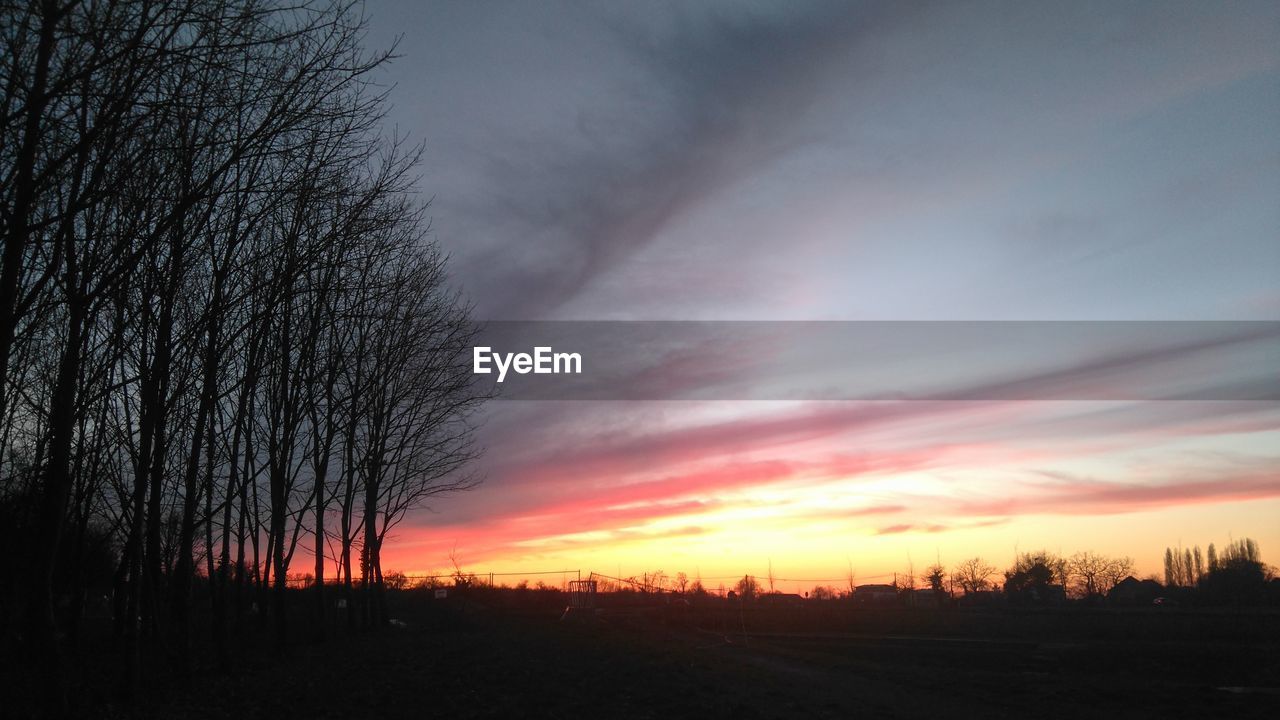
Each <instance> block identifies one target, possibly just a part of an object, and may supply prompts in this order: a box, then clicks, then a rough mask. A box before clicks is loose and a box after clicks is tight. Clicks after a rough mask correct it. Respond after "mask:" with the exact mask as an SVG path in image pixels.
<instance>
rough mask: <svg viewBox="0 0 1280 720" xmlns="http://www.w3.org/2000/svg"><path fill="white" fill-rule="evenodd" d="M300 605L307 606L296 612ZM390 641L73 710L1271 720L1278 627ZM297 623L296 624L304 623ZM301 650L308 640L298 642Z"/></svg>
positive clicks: (875, 626)
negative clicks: (127, 703)
mask: <svg viewBox="0 0 1280 720" xmlns="http://www.w3.org/2000/svg"><path fill="white" fill-rule="evenodd" d="M298 600H299V603H298V604H299V605H302V604H304V603H303V598H301V597H300V598H298ZM388 603H389V607H390V610H391V615H392V616H393V617H394V618H395V619H396V622H395V623H394V624H393V626H392V627H389V628H386V629H384V630H381V631H379V632H373V633H368V632H358V631H356V632H350V631H345V630H342V629H340V627H339V626H335V627H334V628H333V629H332V631H331V633H330V635H331V637H330V638H329V640H328V641H327V642H324V643H316V642H306V641H304V640H299V641H298V642H297V643H296V644H295V645H294V646H293V647H292V648H291V649H290V650H289V652H288V653H287V654H286V655H285V656H283V657H279V656H277V655H276V654H275V653H274V652H272V651H271V650H270V649H269V648H268V647H267V645H266V642H265V637H262V636H265V635H266V633H262V634H261V636H260V635H259V634H257V633H248V634H247V635H245V636H241V637H240V640H239V641H238V647H239V648H240V650H239V654H238V655H237V658H238V659H237V661H236V663H235V664H234V667H233V668H232V669H231V670H230V671H227V672H217V671H214V670H213V669H212V668H206V669H202V670H200V671H199V672H197V673H196V674H195V679H192V680H189V681H178V680H176V679H171V678H166V676H165V674H166V668H165V667H163V666H160V667H156V668H153V669H152V672H153V680H154V681H155V682H153V683H151V684H152V689H151V690H150V692H149V695H148V699H147V700H146V701H145V702H144V703H142V704H141V705H140V706H137V707H135V708H133V709H126V708H125V707H123V706H122V705H119V704H116V703H114V702H112V701H111V700H110V693H109V687H108V686H107V684H106V682H107V679H108V678H109V677H110V676H111V673H110V672H109V669H110V666H109V663H110V657H109V655H103V657H102V663H101V666H102V669H103V672H102V673H101V675H100V676H99V677H98V678H96V679H95V678H94V677H86V678H82V685H83V691H82V692H80V693H78V694H77V696H76V707H75V710H76V711H77V712H78V713H79V714H83V715H85V716H101V717H155V718H173V717H192V718H235V719H236V720H252V719H254V718H281V717H308V718H341V717H383V718H411V717H412V718H417V717H423V716H426V715H431V716H437V717H492V718H513V717H514V718H519V717H528V718H537V717H548V718H570V717H573V718H581V717H602V718H609V717H629V718H666V717H724V718H773V717H778V718H785V717H805V718H844V717H855V716H856V717H904V718H910V717H932V716H939V715H954V716H959V717H971V716H979V715H980V716H983V717H995V718H999V717H1028V716H1033V717H1080V716H1084V715H1088V716H1095V717H1096V716H1101V717H1111V716H1119V715H1121V714H1123V715H1124V716H1126V717H1152V718H1155V717H1233V718H1234V717H1268V716H1272V715H1271V713H1272V712H1273V711H1274V710H1275V709H1276V708H1277V707H1280V694H1277V693H1280V690H1277V688H1280V614H1278V613H1276V612H1275V611H1247V612H1236V611H1207V610H1206V611H1193V610H1161V609H1155V608H1141V609H1133V610H1115V609H1088V608H1061V609H1051V610H1031V609H1027V610H1016V611H1015V610H1010V609H1000V610H986V611H980V612H979V611H965V610H912V609H906V608H877V609H869V608H859V607H854V606H852V605H849V604H847V603H843V602H839V601H831V602H811V603H805V604H802V605H798V606H795V607H772V608H771V607H759V606H751V605H747V606H743V605H740V604H736V603H732V602H728V601H724V600H715V599H711V600H707V601H704V602H700V603H699V602H695V603H694V604H693V605H692V606H690V607H685V606H683V605H680V604H678V605H669V604H663V603H660V602H648V603H645V602H640V598H637V597H635V596H632V597H627V598H610V597H607V596H605V597H602V598H601V602H600V605H601V606H602V607H601V609H600V611H599V612H598V613H595V614H591V615H588V616H585V617H580V618H579V619H576V620H575V619H569V620H563V621H562V620H561V619H560V615H561V612H562V611H563V608H564V599H563V597H562V596H561V595H560V594H559V593H551V592H537V591H527V592H516V591H507V592H499V591H492V590H490V591H487V592H483V593H473V594H472V595H471V596H468V597H451V598H449V599H448V600H434V599H432V597H431V596H430V594H428V593H426V592H419V591H405V592H398V593H392V594H391V597H390V598H389V601H388ZM299 624H301V623H299ZM298 633H299V635H302V633H303V631H302V629H301V628H300V629H299V630H298Z"/></svg>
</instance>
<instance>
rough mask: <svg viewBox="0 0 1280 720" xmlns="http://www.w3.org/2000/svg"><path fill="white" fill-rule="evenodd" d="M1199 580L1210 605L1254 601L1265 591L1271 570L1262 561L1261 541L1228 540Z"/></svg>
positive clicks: (1259, 600)
mask: <svg viewBox="0 0 1280 720" xmlns="http://www.w3.org/2000/svg"><path fill="white" fill-rule="evenodd" d="M1211 567H1213V569H1212V570H1210V571H1209V572H1208V573H1207V574H1205V576H1204V577H1203V578H1201V579H1200V586H1199V587H1200V593H1201V595H1202V597H1203V599H1204V601H1205V602H1208V603H1210V604H1253V603H1257V602H1261V601H1262V600H1263V598H1264V596H1265V593H1266V585H1267V581H1268V580H1269V579H1270V577H1271V574H1272V573H1271V569H1270V568H1268V567H1267V566H1266V565H1264V564H1263V562H1262V555H1261V553H1260V552H1259V551H1258V544H1257V543H1256V542H1254V540H1253V539H1251V538H1244V539H1241V540H1237V541H1235V542H1232V543H1229V544H1228V545H1227V546H1226V547H1224V548H1223V549H1222V554H1221V556H1219V557H1218V558H1217V561H1216V563H1214V564H1212V565H1211Z"/></svg>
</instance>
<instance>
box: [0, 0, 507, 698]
mask: <svg viewBox="0 0 1280 720" xmlns="http://www.w3.org/2000/svg"><path fill="white" fill-rule="evenodd" d="M363 32H364V21H363V18H362V16H361V15H360V12H359V6H358V5H357V4H356V3H352V2H324V3H313V2H309V1H306V0H304V1H303V2H299V3H282V2H274V1H272V0H92V1H91V0H38V1H37V0H33V2H30V3H5V4H3V5H2V6H0V45H2V46H3V47H2V48H0V58H2V59H0V63H3V64H2V66H0V67H3V70H2V71H0V221H2V223H3V234H4V248H3V254H2V256H0V376H2V377H3V381H2V382H0V533H3V535H2V536H0V541H3V543H4V547H5V550H6V555H7V556H8V557H10V558H12V559H14V560H13V563H14V564H16V566H17V567H16V571H15V572H9V573H4V574H3V580H0V603H3V605H2V606H0V621H3V623H4V626H3V642H4V646H5V653H4V655H5V657H6V658H11V659H12V660H13V663H14V665H15V666H19V665H21V666H23V667H26V666H30V667H38V668H40V672H41V675H42V677H47V678H50V679H57V678H62V677H63V676H64V675H65V673H64V672H62V670H64V669H65V667H66V664H67V663H68V662H70V659H69V658H68V652H69V651H73V650H74V647H75V643H76V640H77V637H78V633H79V618H80V616H81V615H82V609H83V606H84V603H85V602H86V597H87V594H88V592H89V590H90V589H91V588H92V589H93V591H94V592H99V590H100V589H104V588H105V594H107V595H108V596H109V597H110V599H111V603H112V610H113V612H112V615H113V617H114V623H115V634H116V637H117V639H118V642H119V647H120V649H121V652H122V653H123V655H124V658H125V659H126V662H124V663H123V664H122V667H123V668H124V669H125V671H126V672H127V673H128V675H129V678H128V681H127V682H126V683H124V685H125V687H126V688H132V689H134V690H135V691H136V689H137V687H138V683H139V681H140V669H139V659H140V657H141V656H142V655H143V654H144V653H147V652H150V651H152V650H153V649H154V650H155V651H156V652H163V653H164V654H166V656H168V657H172V658H173V659H174V661H175V662H176V665H177V667H178V668H179V669H180V670H181V669H189V667H190V663H191V657H190V656H191V637H192V633H193V632H196V628H195V627H194V622H195V621H194V620H193V617H194V615H193V611H194V610H195V609H196V608H195V603H196V600H195V599H193V598H194V597H195V594H194V593H193V588H195V587H196V586H197V585H198V586H199V587H200V588H201V592H200V593H199V595H200V598H201V599H200V602H201V607H200V609H201V610H202V612H201V613H200V616H201V617H205V616H207V617H208V622H207V625H206V629H207V631H208V632H209V636H210V637H211V639H212V642H213V643H214V644H215V646H216V652H217V655H218V657H219V658H220V660H221V661H222V662H224V663H225V662H226V659H227V655H228V652H229V648H228V647H227V641H226V637H227V633H226V630H227V628H228V624H229V623H231V622H234V621H235V620H236V619H237V618H239V617H241V615H242V614H243V613H245V612H246V607H247V608H249V610H250V611H252V610H253V609H254V608H261V609H262V610H264V611H266V610H269V611H270V613H269V614H270V616H271V617H272V626H273V633H274V636H275V640H276V642H277V643H279V644H283V643H285V642H286V638H287V637H288V635H289V630H288V617H289V613H288V612H287V609H286V605H287V603H288V602H289V599H288V594H287V593H286V592H285V588H286V584H285V583H286V578H287V572H288V570H289V568H290V567H291V566H293V565H294V564H295V557H296V555H297V553H298V551H299V550H300V549H301V550H302V552H303V555H308V554H309V555H311V556H312V559H313V560H314V565H313V570H312V571H313V572H314V576H315V577H316V579H317V580H318V581H319V582H318V583H317V584H316V586H315V590H314V602H315V608H316V610H317V612H318V613H320V616H321V617H322V618H323V614H324V611H325V608H326V605H327V600H326V597H325V592H326V591H325V589H324V583H325V580H326V571H327V567H335V568H336V572H337V578H336V580H337V581H338V583H339V585H338V586H339V588H340V590H339V591H338V592H340V593H341V594H342V595H343V597H344V598H346V599H348V603H347V612H348V615H349V622H350V623H351V624H353V625H355V624H363V625H375V624H378V623H379V622H382V621H384V620H385V611H384V610H383V609H382V605H381V603H380V600H379V598H380V592H381V588H382V586H383V580H384V578H383V573H382V564H381V548H382V544H383V542H384V540H385V539H386V538H387V536H388V533H389V532H390V531H391V530H392V529H393V528H394V527H395V526H396V524H397V523H398V522H399V521H400V520H402V519H403V518H404V517H405V514H406V512H408V511H409V510H410V509H412V508H415V507H418V506H420V505H422V504H423V503H425V502H428V501H429V500H430V499H431V498H432V497H435V496H438V495H441V494H443V493H448V492H452V491H457V490H462V489H466V488H468V487H471V486H472V485H473V484H474V483H475V482H476V478H475V477H474V476H472V475H470V474H468V471H467V462H468V460H470V459H471V458H472V457H474V456H475V454H476V452H477V448H476V446H475V444H474V440H473V435H472V432H471V431H472V423H471V420H470V418H471V417H472V414H473V411H474V410H475V409H476V407H477V405H478V404H479V403H480V402H482V400H483V399H484V398H483V396H482V394H481V393H480V392H478V391H477V389H476V387H475V386H474V385H473V383H472V379H471V375H470V372H469V366H468V365H467V364H466V362H465V350H466V349H467V348H468V347H469V345H470V340H471V338H472V336H473V334H474V327H473V325H472V323H471V322H470V321H469V319H468V308H467V306H466V304H465V303H464V302H463V301H462V300H461V299H460V298H459V297H458V296H457V295H456V294H455V293H452V292H451V291H450V290H449V289H448V287H447V283H446V280H447V278H446V258H445V257H444V255H443V254H442V253H441V252H440V250H439V249H438V248H436V247H435V246H434V245H433V244H432V243H431V242H429V239H428V237H427V231H428V224H427V222H426V217H425V215H424V206H423V203H421V202H420V201H419V199H418V198H417V196H416V194H415V192H414V181H415V177H414V172H415V170H414V168H415V166H416V163H417V162H418V160H419V156H420V148H416V147H411V146H408V145H406V144H405V143H404V142H402V141H400V140H398V139H397V138H394V137H390V138H389V137H386V136H385V135H384V134H383V130H382V120H383V116H384V113H385V110H386V106H387V105H386V95H385V89H383V88H380V87H379V86H378V85H377V84H376V83H375V82H374V79H373V73H375V72H376V70H377V69H378V68H379V67H380V66H382V65H383V64H384V63H386V62H387V61H388V60H389V59H390V57H391V55H390V53H389V52H369V51H367V50H366V49H365V48H364V47H362V43H361V37H362V34H363ZM205 588H207V592H205V590H204V589H205ZM204 610H207V613H206V612H203V611H204ZM315 627H316V628H317V632H321V633H322V632H323V630H324V623H323V622H320V623H317V624H316V625H315ZM33 658H34V660H35V661H34V662H32V659H33ZM10 669H11V668H6V669H5V670H6V672H7V671H8V670H10ZM56 690H57V689H55V691H54V692H53V694H57V692H56Z"/></svg>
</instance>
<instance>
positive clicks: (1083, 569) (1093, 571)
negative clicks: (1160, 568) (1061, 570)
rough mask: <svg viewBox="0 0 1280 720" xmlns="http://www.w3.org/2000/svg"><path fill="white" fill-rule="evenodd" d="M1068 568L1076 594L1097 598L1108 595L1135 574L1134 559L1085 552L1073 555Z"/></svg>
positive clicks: (1068, 562)
mask: <svg viewBox="0 0 1280 720" xmlns="http://www.w3.org/2000/svg"><path fill="white" fill-rule="evenodd" d="M1067 568H1068V573H1069V577H1070V580H1071V586H1072V590H1073V591H1074V592H1075V594H1076V595H1077V596H1078V597H1083V598H1096V597H1101V596H1103V595H1106V594H1107V592H1109V591H1110V590H1111V588H1113V587H1115V585H1116V583H1118V582H1120V581H1121V580H1123V579H1124V578H1125V577H1126V576H1128V575H1130V574H1132V573H1133V559H1132V558H1128V557H1107V556H1105V555H1100V554H1098V553H1095V552H1090V551H1084V552H1078V553H1076V554H1075V555H1072V556H1071V558H1070V559H1069V560H1068V561H1067Z"/></svg>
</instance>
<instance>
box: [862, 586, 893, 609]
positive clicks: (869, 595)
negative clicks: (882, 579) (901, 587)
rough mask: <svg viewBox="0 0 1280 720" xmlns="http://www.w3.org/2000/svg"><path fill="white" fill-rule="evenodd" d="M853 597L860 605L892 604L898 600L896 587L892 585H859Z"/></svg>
mask: <svg viewBox="0 0 1280 720" xmlns="http://www.w3.org/2000/svg"><path fill="white" fill-rule="evenodd" d="M853 599H854V602H857V603H858V604H860V605H892V604H894V603H896V602H897V601H898V588H896V587H894V586H892V585H859V586H858V587H856V588H854V589H853Z"/></svg>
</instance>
